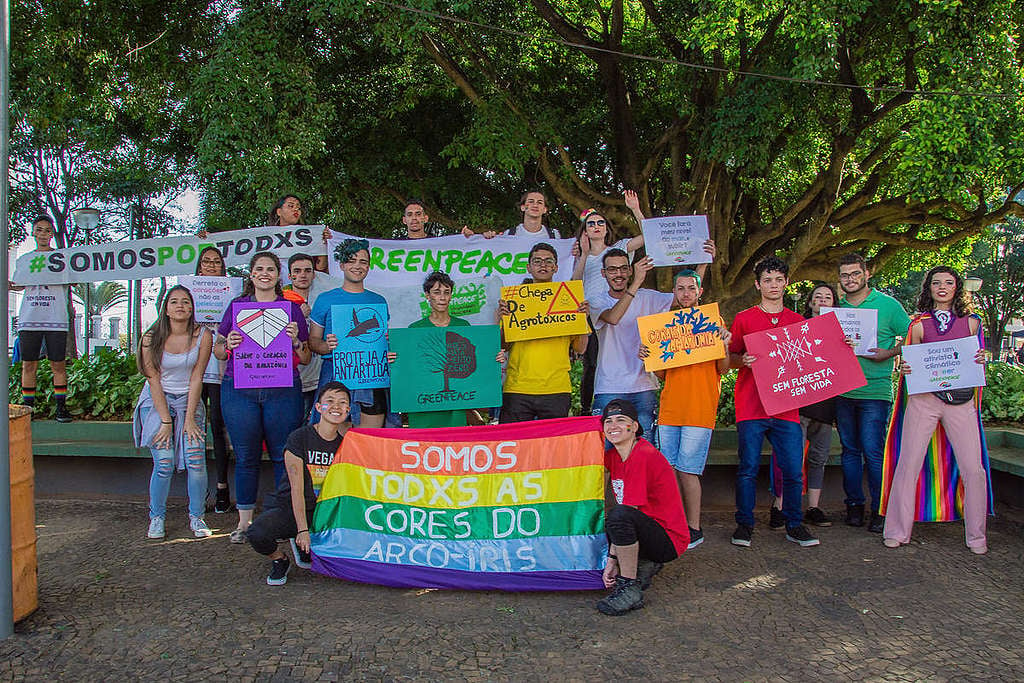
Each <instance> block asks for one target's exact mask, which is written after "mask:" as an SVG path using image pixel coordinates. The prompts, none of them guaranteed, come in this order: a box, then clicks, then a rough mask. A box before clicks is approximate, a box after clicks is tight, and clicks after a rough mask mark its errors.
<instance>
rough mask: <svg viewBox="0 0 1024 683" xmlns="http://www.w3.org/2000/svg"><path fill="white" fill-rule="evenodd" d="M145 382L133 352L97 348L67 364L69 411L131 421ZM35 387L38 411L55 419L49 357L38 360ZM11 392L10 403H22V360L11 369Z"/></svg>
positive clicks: (91, 417)
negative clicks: (131, 353)
mask: <svg viewBox="0 0 1024 683" xmlns="http://www.w3.org/2000/svg"><path fill="white" fill-rule="evenodd" d="M144 383H145V379H144V378H143V377H142V375H141V374H140V373H139V370H138V368H137V367H136V365H135V356H134V355H129V354H126V353H125V352H123V351H120V350H118V351H112V350H110V349H105V348H101V349H98V350H97V351H96V352H95V353H93V354H91V355H90V356H89V357H88V358H77V359H75V360H73V361H69V363H68V399H67V405H68V410H69V411H70V412H71V414H72V415H74V416H75V417H77V418H79V419H83V420H131V418H132V411H133V410H134V408H135V402H136V400H137V399H138V398H139V393H140V392H141V391H142V385H143V384H144ZM36 387H37V390H36V413H37V414H38V415H41V416H43V417H44V418H46V419H52V417H53V412H54V409H55V408H56V405H55V404H54V401H53V373H52V371H51V370H50V361H48V360H43V361H40V362H39V371H38V374H37V375H36ZM8 395H9V398H10V402H11V403H21V363H15V364H14V366H13V367H12V368H11V376H10V387H9V391H8Z"/></svg>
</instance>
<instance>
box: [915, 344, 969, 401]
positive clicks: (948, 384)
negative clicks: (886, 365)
mask: <svg viewBox="0 0 1024 683" xmlns="http://www.w3.org/2000/svg"><path fill="white" fill-rule="evenodd" d="M979 348H981V346H980V344H979V343H978V338H977V337H973V336H972V337H962V338H960V339H951V340H949V341H938V342H930V343H927V344H908V345H906V346H904V347H903V350H902V353H903V360H905V361H907V363H909V364H910V368H911V370H912V372H911V373H910V374H909V375H907V376H906V377H907V393H908V394H924V393H927V392H929V391H947V390H949V389H967V388H969V387H983V386H985V366H984V365H982V364H980V363H977V362H975V360H974V354H976V353H977V352H978V349H979Z"/></svg>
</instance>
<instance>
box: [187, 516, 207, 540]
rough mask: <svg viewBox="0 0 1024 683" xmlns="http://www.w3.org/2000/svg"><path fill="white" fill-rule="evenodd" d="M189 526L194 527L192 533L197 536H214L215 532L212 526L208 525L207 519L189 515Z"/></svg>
mask: <svg viewBox="0 0 1024 683" xmlns="http://www.w3.org/2000/svg"><path fill="white" fill-rule="evenodd" d="M188 522H189V526H190V527H192V533H193V534H194V535H195V537H196V538H207V537H208V536H213V532H212V531H210V527H208V526H206V521H205V520H204V519H203V518H202V517H193V516H191V515H189V518H188Z"/></svg>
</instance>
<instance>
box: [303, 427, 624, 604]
mask: <svg viewBox="0 0 1024 683" xmlns="http://www.w3.org/2000/svg"><path fill="white" fill-rule="evenodd" d="M604 478H605V477H604V439H603V437H602V435H601V431H600V418H597V417H571V418H563V419H558V420H539V421H536V422H524V423H519V424H509V425H497V426H484V427H451V428H444V429H353V430H350V431H349V432H348V434H346V436H345V439H344V441H343V442H342V445H341V448H340V449H339V451H338V454H337V455H336V456H335V459H334V462H333V464H332V465H331V468H330V470H329V471H328V473H327V478H326V479H325V480H324V483H323V487H322V488H321V490H320V498H319V499H318V501H317V506H316V513H315V514H314V518H313V524H312V528H311V532H312V553H313V571H316V572H319V573H321V574H325V575H327V576H334V577H337V578H341V579H348V580H350V581H360V582H363V583H375V584H382V585H385V586H397V587H404V588H459V589H479V590H509V591H528V590H590V589H600V588H603V582H602V580H601V572H602V570H603V569H604V563H605V558H606V556H607V554H608V543H607V539H606V537H605V535H604Z"/></svg>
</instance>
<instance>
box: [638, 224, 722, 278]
mask: <svg viewBox="0 0 1024 683" xmlns="http://www.w3.org/2000/svg"><path fill="white" fill-rule="evenodd" d="M640 230H641V231H642V232H643V233H644V249H646V250H647V255H648V256H650V257H651V258H652V259H654V265H656V266H681V265H690V264H695V263H711V254H709V253H708V252H706V251H704V243H705V242H706V241H707V240H708V237H709V233H708V217H707V216H662V217H661V218H645V219H644V220H643V221H642V222H641V223H640Z"/></svg>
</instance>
